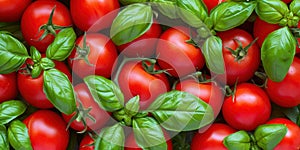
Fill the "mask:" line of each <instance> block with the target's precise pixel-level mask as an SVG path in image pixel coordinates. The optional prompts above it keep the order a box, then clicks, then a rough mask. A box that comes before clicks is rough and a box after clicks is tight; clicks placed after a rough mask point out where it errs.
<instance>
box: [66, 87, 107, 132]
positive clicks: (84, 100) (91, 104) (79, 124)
mask: <svg viewBox="0 0 300 150" xmlns="http://www.w3.org/2000/svg"><path fill="white" fill-rule="evenodd" d="M74 91H75V94H76V97H77V107H79V108H81V107H80V106H79V105H80V103H81V105H82V106H83V109H85V110H87V109H89V108H90V109H91V110H90V111H89V112H88V114H84V115H82V113H83V110H82V111H81V112H80V113H79V115H80V116H79V117H81V118H80V120H79V121H77V120H74V121H73V122H72V123H71V125H70V127H71V128H72V129H74V130H76V131H83V130H84V129H85V126H84V124H83V120H82V119H84V120H85V122H86V124H87V129H88V130H98V129H100V128H101V127H103V126H104V124H105V123H106V122H107V121H108V119H109V118H110V115H109V113H107V112H106V111H105V110H103V109H101V108H100V107H99V105H98V104H97V103H96V102H95V100H94V99H93V97H92V95H91V93H90V91H89V89H88V87H87V86H86V85H85V84H84V83H80V84H77V85H76V86H75V87H74ZM79 102H80V103H79ZM79 111H80V110H79ZM75 114H76V112H74V113H73V114H71V115H66V114H62V116H63V118H64V119H65V121H66V122H69V121H71V118H72V117H73V116H74V115H75ZM87 115H90V116H91V117H93V118H94V119H95V120H94V121H95V122H94V121H93V120H91V119H90V118H88V116H87ZM79 117H78V118H79Z"/></svg>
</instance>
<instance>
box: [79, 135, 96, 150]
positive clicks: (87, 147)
mask: <svg viewBox="0 0 300 150" xmlns="http://www.w3.org/2000/svg"><path fill="white" fill-rule="evenodd" d="M94 142H95V141H94V139H93V138H92V137H91V136H90V135H89V134H86V135H84V136H83V138H82V140H81V141H80V144H79V150H94V149H95V146H94V145H93V144H94Z"/></svg>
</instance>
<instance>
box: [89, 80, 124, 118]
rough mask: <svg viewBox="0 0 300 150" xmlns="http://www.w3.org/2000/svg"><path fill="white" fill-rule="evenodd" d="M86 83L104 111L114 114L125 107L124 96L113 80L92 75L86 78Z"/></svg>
mask: <svg viewBox="0 0 300 150" xmlns="http://www.w3.org/2000/svg"><path fill="white" fill-rule="evenodd" d="M84 82H85V84H86V85H87V86H88V88H89V90H90V92H91V94H92V96H93V98H94V99H95V101H96V102H97V103H98V105H99V106H100V107H101V108H102V109H104V110H106V111H109V112H114V111H116V110H119V109H121V108H123V107H124V95H123V93H122V92H121V90H120V89H119V87H118V86H117V85H116V84H114V82H112V81H111V80H109V79H106V78H105V77H102V76H96V75H90V76H87V77H85V78H84Z"/></svg>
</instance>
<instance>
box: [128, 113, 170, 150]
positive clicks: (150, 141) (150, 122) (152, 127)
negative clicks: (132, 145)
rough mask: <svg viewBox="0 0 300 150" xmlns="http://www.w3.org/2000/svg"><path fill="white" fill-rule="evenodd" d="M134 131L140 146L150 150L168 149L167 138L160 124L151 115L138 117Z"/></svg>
mask: <svg viewBox="0 0 300 150" xmlns="http://www.w3.org/2000/svg"><path fill="white" fill-rule="evenodd" d="M132 127H133V133H134V138H135V141H136V143H137V144H138V146H139V147H141V148H143V149H148V150H156V149H159V150H167V144H166V139H165V137H164V133H163V131H162V129H161V127H160V125H159V124H158V123H157V122H156V120H155V119H153V118H151V117H144V118H136V119H134V120H133V122H132Z"/></svg>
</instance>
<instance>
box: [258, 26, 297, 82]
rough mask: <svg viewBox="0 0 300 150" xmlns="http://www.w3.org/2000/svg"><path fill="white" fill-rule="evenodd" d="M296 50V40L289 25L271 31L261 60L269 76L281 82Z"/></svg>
mask: <svg viewBox="0 0 300 150" xmlns="http://www.w3.org/2000/svg"><path fill="white" fill-rule="evenodd" d="M295 51H296V40H295V38H294V37H293V34H292V33H291V32H290V30H289V28H288V27H283V28H280V29H278V30H276V31H273V32H272V33H270V34H269V35H268V36H267V38H266V39H265V40H264V42H263V44H262V47H261V60H262V64H263V67H264V69H265V71H266V74H267V75H268V77H269V78H270V79H271V80H272V81H275V82H280V81H282V80H283V79H284V77H285V76H286V74H287V72H288V70H289V67H290V65H291V64H292V62H293V58H294V55H295Z"/></svg>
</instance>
